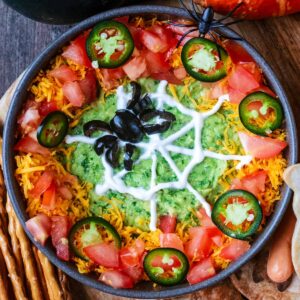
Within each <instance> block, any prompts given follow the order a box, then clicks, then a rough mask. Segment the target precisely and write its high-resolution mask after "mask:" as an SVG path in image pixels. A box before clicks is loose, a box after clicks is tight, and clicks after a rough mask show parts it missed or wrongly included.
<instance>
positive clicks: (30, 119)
mask: <svg viewBox="0 0 300 300" xmlns="http://www.w3.org/2000/svg"><path fill="white" fill-rule="evenodd" d="M18 123H19V124H20V125H21V127H22V128H23V131H25V132H30V131H33V130H36V129H37V128H38V125H39V123H40V114H39V110H38V109H37V108H35V107H30V108H28V109H27V110H26V111H25V112H24V113H23V114H22V115H21V117H20V118H19V119H18Z"/></svg>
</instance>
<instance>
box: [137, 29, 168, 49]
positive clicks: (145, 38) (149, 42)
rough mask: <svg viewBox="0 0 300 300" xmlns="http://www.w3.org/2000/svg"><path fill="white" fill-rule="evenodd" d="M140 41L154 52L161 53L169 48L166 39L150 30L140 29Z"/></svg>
mask: <svg viewBox="0 0 300 300" xmlns="http://www.w3.org/2000/svg"><path fill="white" fill-rule="evenodd" d="M141 42H142V43H143V45H144V46H145V47H146V48H147V49H149V50H150V51H152V52H154V53H157V52H161V53H163V52H166V51H167V50H168V49H169V46H168V42H167V40H166V39H164V37H163V36H159V35H158V34H156V33H154V32H151V31H150V30H142V31H141Z"/></svg>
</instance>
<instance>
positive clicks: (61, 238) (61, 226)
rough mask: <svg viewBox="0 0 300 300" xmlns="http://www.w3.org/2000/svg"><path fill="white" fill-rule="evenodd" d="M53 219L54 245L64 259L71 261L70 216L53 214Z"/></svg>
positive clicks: (52, 235) (52, 236) (52, 237)
mask: <svg viewBox="0 0 300 300" xmlns="http://www.w3.org/2000/svg"><path fill="white" fill-rule="evenodd" d="M51 221H52V226H51V239H52V244H53V246H54V247H55V248H56V255H57V256H58V257H59V258H60V259H62V260H64V261H69V259H70V251H69V241H68V234H69V229H70V222H69V218H68V217H67V216H53V217H51Z"/></svg>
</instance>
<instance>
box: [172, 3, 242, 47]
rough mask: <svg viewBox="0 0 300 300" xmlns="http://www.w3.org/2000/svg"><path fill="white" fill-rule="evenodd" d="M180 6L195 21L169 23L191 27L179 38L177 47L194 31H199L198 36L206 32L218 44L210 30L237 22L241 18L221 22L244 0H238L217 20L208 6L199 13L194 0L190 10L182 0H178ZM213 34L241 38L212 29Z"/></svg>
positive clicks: (202, 35)
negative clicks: (191, 22)
mask: <svg viewBox="0 0 300 300" xmlns="http://www.w3.org/2000/svg"><path fill="white" fill-rule="evenodd" d="M179 2H180V4H181V6H182V7H183V8H184V9H185V10H186V11H187V12H188V14H189V15H190V17H191V18H192V19H193V20H194V21H195V22H196V23H197V24H196V25H195V24H178V23H173V22H171V23H170V24H171V25H174V26H178V27H191V29H190V30H188V31H187V32H185V33H184V34H183V35H182V37H181V38H180V39H179V41H178V43H177V47H179V46H180V44H181V43H182V41H183V40H184V38H185V37H186V36H187V35H188V34H190V33H192V32H195V31H197V30H198V31H199V36H200V37H202V38H204V37H205V36H206V34H208V35H209V36H210V37H211V38H212V39H213V40H214V41H215V42H216V44H217V45H218V43H217V40H216V38H215V36H214V35H213V34H212V33H211V32H210V31H211V30H212V29H216V28H220V27H226V26H229V25H233V24H236V23H239V22H241V21H243V20H235V21H231V22H227V23H221V22H223V21H225V20H227V19H228V18H230V17H231V16H232V15H233V14H234V13H235V12H236V11H237V10H238V9H239V8H240V7H241V6H242V5H243V4H244V2H243V1H242V2H240V3H239V4H238V5H237V6H236V7H235V8H234V9H233V10H232V11H230V12H229V13H228V14H227V15H226V16H224V17H223V18H221V19H219V20H214V10H213V8H212V7H210V6H208V7H206V8H205V9H204V10H203V13H201V12H200V11H199V9H198V6H196V4H195V3H194V0H191V3H192V10H189V8H188V7H187V6H186V4H185V3H184V2H183V0H179ZM214 33H215V34H217V35H218V36H219V37H223V38H226V39H231V40H241V38H239V37H228V36H225V35H224V34H221V33H218V32H216V31H214Z"/></svg>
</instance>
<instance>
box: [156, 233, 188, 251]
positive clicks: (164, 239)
mask: <svg viewBox="0 0 300 300" xmlns="http://www.w3.org/2000/svg"><path fill="white" fill-rule="evenodd" d="M159 241H160V246H161V247H164V248H175V249H178V250H180V251H184V250H183V243H182V240H181V239H180V237H179V236H178V235H177V234H176V233H161V234H160V235H159Z"/></svg>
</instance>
